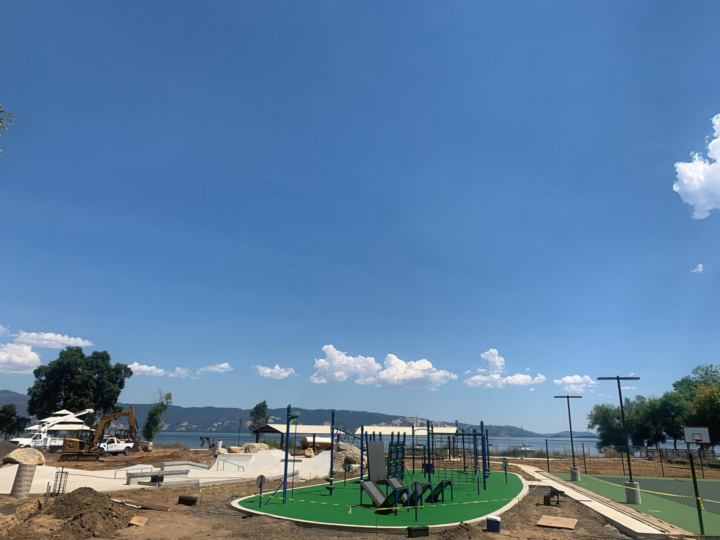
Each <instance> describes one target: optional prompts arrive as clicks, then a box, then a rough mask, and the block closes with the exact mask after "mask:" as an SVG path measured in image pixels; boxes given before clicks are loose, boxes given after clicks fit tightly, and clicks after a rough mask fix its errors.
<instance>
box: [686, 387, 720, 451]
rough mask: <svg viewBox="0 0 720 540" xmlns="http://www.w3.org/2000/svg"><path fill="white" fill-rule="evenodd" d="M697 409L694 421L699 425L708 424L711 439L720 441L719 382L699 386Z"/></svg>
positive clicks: (696, 397) (695, 403) (695, 405)
mask: <svg viewBox="0 0 720 540" xmlns="http://www.w3.org/2000/svg"><path fill="white" fill-rule="evenodd" d="M693 408H694V409H695V411H694V414H693V417H692V423H693V424H695V425H697V426H708V428H709V430H710V440H711V441H713V442H717V441H720V386H719V385H717V384H701V385H700V386H698V387H697V392H696V393H695V399H694V400H693Z"/></svg>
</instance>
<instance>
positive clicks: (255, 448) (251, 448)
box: [243, 442, 270, 454]
mask: <svg viewBox="0 0 720 540" xmlns="http://www.w3.org/2000/svg"><path fill="white" fill-rule="evenodd" d="M260 450H270V447H269V446H268V445H267V444H265V443H261V442H260V443H254V442H249V443H246V444H243V452H245V453H246V454H257V453H258V452H259V451H260Z"/></svg>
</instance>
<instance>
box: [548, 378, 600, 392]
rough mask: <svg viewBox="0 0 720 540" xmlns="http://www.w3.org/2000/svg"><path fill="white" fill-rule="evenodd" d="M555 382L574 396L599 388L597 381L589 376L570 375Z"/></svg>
mask: <svg viewBox="0 0 720 540" xmlns="http://www.w3.org/2000/svg"><path fill="white" fill-rule="evenodd" d="M553 382H554V383H555V384H557V385H558V386H562V387H563V389H564V390H565V391H566V392H572V393H573V394H582V393H583V392H585V390H586V389H587V388H590V387H594V386H597V381H594V380H593V379H592V378H590V377H588V376H587V375H568V376H566V377H563V378H562V379H555V380H554V381H553Z"/></svg>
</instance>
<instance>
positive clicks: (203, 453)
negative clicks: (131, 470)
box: [45, 445, 215, 471]
mask: <svg viewBox="0 0 720 540" xmlns="http://www.w3.org/2000/svg"><path fill="white" fill-rule="evenodd" d="M60 455H61V454H59V453H58V454H49V457H47V456H46V460H47V461H46V463H45V464H46V465H48V466H50V467H62V466H65V467H70V468H72V469H79V470H82V471H103V470H108V469H121V468H123V467H129V466H131V465H140V464H143V465H152V466H154V467H160V463H162V462H163V461H194V462H196V463H204V464H205V465H212V464H213V463H214V462H215V458H214V457H213V455H212V453H211V452H210V450H188V449H187V448H185V447H184V446H181V445H177V446H172V447H162V448H155V449H154V450H153V451H152V452H134V453H132V454H130V455H129V456H124V455H122V454H120V455H118V456H110V455H106V456H103V457H101V458H100V461H59V459H60Z"/></svg>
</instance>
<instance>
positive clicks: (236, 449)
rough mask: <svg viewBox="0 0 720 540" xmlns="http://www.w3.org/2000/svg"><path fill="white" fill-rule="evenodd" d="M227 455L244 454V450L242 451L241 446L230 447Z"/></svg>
mask: <svg viewBox="0 0 720 540" xmlns="http://www.w3.org/2000/svg"><path fill="white" fill-rule="evenodd" d="M228 453H230V454H244V453H245V450H243V448H242V446H231V447H229V448H228Z"/></svg>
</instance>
